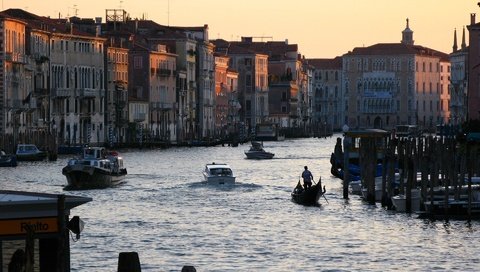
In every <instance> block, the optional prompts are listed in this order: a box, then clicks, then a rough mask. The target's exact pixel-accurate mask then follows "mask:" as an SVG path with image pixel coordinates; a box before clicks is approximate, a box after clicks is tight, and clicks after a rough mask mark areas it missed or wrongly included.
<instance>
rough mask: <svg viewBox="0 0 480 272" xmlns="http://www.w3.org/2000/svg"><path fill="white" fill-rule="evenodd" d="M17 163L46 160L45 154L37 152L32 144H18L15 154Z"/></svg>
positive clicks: (44, 152)
mask: <svg viewBox="0 0 480 272" xmlns="http://www.w3.org/2000/svg"><path fill="white" fill-rule="evenodd" d="M15 155H16V156H17V161H43V160H45V159H46V158H47V155H48V154H47V152H46V151H43V150H39V149H38V148H37V146H36V145H34V144H19V145H18V146H17V151H16V153H15Z"/></svg>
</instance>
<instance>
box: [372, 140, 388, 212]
mask: <svg viewBox="0 0 480 272" xmlns="http://www.w3.org/2000/svg"><path fill="white" fill-rule="evenodd" d="M383 142H384V143H383V146H384V149H383V152H382V207H386V206H387V205H388V202H387V201H388V197H389V195H388V193H387V186H386V185H387V163H388V160H389V158H388V157H389V145H388V144H389V141H388V140H387V138H385V139H383ZM375 171H376V169H375Z"/></svg>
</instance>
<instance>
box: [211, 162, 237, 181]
mask: <svg viewBox="0 0 480 272" xmlns="http://www.w3.org/2000/svg"><path fill="white" fill-rule="evenodd" d="M203 178H204V181H205V182H206V183H209V184H234V183H235V176H234V175H233V171H232V169H231V168H230V166H229V165H228V164H225V163H214V162H213V163H209V164H206V165H205V168H204V169H203Z"/></svg>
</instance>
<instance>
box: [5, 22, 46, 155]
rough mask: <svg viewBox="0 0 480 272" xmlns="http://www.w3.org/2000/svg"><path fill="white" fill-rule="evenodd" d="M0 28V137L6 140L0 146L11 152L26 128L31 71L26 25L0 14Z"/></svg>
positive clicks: (31, 90)
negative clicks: (0, 44) (8, 147)
mask: <svg viewBox="0 0 480 272" xmlns="http://www.w3.org/2000/svg"><path fill="white" fill-rule="evenodd" d="M0 27H1V37H0V38H1V42H2V45H3V46H2V47H1V51H0V54H1V57H0V82H1V83H2V84H0V105H1V107H0V109H1V110H0V134H1V135H2V136H6V137H5V138H4V139H3V141H4V142H3V145H4V146H11V147H12V150H10V152H12V151H13V148H14V147H15V145H16V144H17V143H18V140H19V139H18V137H19V135H20V134H21V133H25V132H26V130H27V127H29V126H27V116H28V112H29V108H30V104H29V103H24V102H26V98H27V96H28V94H29V93H31V92H33V89H32V88H33V86H32V85H31V83H32V78H31V77H32V71H30V72H29V71H28V69H26V66H27V56H26V35H27V33H26V32H27V29H26V27H27V24H26V22H24V21H21V20H18V19H16V18H15V17H12V16H10V15H9V14H8V13H5V12H2V13H1V14H0ZM27 74H28V79H27ZM37 117H39V116H37ZM28 125H31V124H28Z"/></svg>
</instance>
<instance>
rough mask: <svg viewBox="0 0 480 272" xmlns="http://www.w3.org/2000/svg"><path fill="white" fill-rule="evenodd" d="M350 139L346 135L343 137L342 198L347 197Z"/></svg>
mask: <svg viewBox="0 0 480 272" xmlns="http://www.w3.org/2000/svg"><path fill="white" fill-rule="evenodd" d="M350 146H351V139H350V138H349V137H348V136H345V137H344V138H343V199H348V185H349V183H350V171H349V169H348V165H349V161H350Z"/></svg>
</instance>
